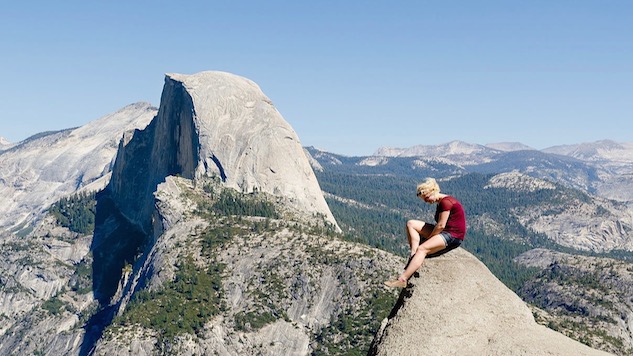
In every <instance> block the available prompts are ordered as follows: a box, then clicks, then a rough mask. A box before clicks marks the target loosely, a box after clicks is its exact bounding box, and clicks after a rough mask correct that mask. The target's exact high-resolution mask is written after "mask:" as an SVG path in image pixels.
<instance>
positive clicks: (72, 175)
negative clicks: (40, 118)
mask: <svg viewBox="0 0 633 356" xmlns="http://www.w3.org/2000/svg"><path fill="white" fill-rule="evenodd" d="M155 114H156V109H155V108H153V107H152V106H151V105H150V104H147V103H136V104H132V105H128V106H126V107H124V108H122V109H121V110H119V111H117V112H115V113H113V114H110V115H106V116H104V117H102V118H100V119H97V120H94V121H92V122H90V123H88V124H87V125H85V126H82V127H79V128H75V129H67V130H62V131H57V132H46V133H41V134H38V135H35V136H33V137H30V138H28V139H26V140H24V141H22V142H19V143H16V144H13V145H7V146H6V147H8V148H7V149H6V150H5V151H0V200H1V201H2V204H0V231H2V230H8V229H13V230H20V229H22V228H24V227H26V226H27V225H28V224H30V223H32V222H33V221H34V220H37V219H38V218H40V217H41V216H42V213H43V211H44V210H46V209H48V207H49V206H50V205H51V204H52V203H54V202H55V201H57V200H59V199H60V198H61V197H63V196H67V195H69V194H72V193H74V192H76V191H77V190H79V189H86V190H99V189H103V187H105V186H106V185H107V184H108V180H109V178H110V174H109V173H110V170H111V169H112V164H113V163H114V162H113V158H114V156H115V155H116V152H117V147H118V144H119V140H120V139H121V136H122V135H123V133H124V132H126V131H129V130H133V129H135V128H143V127H145V126H146V125H147V124H148V123H149V122H150V120H151V119H152V118H153V117H154V115H155Z"/></svg>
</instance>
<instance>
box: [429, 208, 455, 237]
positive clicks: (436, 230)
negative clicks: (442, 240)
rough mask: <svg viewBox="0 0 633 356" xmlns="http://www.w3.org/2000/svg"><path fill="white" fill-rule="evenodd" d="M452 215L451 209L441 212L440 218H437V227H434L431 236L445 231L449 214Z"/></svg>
mask: <svg viewBox="0 0 633 356" xmlns="http://www.w3.org/2000/svg"><path fill="white" fill-rule="evenodd" d="M449 215H451V212H450V210H446V211H442V212H441V213H440V218H439V219H438V220H437V224H435V228H433V231H432V232H431V234H430V235H429V237H430V236H435V235H437V234H439V233H440V232H442V231H444V228H445V227H446V222H447V221H448V216H449Z"/></svg>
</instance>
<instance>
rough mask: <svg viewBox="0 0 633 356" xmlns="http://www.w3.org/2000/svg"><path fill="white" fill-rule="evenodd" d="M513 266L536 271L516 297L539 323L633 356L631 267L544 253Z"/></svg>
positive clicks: (534, 253)
mask: <svg viewBox="0 0 633 356" xmlns="http://www.w3.org/2000/svg"><path fill="white" fill-rule="evenodd" d="M515 261H516V262H518V263H520V264H522V265H525V266H527V267H532V268H538V269H539V270H540V271H539V272H538V274H537V275H536V276H535V277H534V278H532V279H531V280H530V281H528V282H527V283H525V284H524V285H523V287H522V288H521V289H520V290H519V291H518V292H517V293H518V294H519V295H520V296H521V297H522V298H523V299H524V300H525V301H526V302H528V303H530V304H532V305H534V306H535V308H534V314H535V317H536V318H537V320H539V323H541V324H547V325H548V326H550V327H552V328H554V329H555V330H558V331H560V332H562V333H565V334H566V335H571V336H573V337H574V338H575V339H577V340H583V342H584V343H586V344H588V345H591V346H592V347H596V348H600V349H601V350H606V351H609V352H613V353H614V354H616V355H631V354H632V353H633V328H632V326H633V274H631V272H632V271H633V264H631V263H630V262H626V261H619V260H616V259H612V258H604V257H588V256H579V255H571V254H567V253H561V252H555V251H551V250H547V249H543V248H538V249H533V250H530V251H527V252H525V253H523V254H521V255H520V256H518V257H517V258H516V259H515Z"/></svg>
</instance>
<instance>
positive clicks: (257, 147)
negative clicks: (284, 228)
mask: <svg viewBox="0 0 633 356" xmlns="http://www.w3.org/2000/svg"><path fill="white" fill-rule="evenodd" d="M168 175H180V176H182V177H185V178H196V177H198V178H199V177H201V176H218V177H221V179H222V181H223V182H224V184H225V185H226V186H228V187H230V188H234V189H236V190H238V191H240V192H243V193H251V192H253V191H259V192H265V193H270V194H273V195H276V196H284V197H287V198H289V199H290V202H291V203H292V204H293V205H294V207H295V208H297V210H299V211H303V212H307V213H309V214H318V215H322V216H324V217H325V219H326V220H327V221H329V222H330V223H332V224H334V225H336V221H335V220H334V217H333V216H332V213H331V212H330V210H329V208H328V206H327V204H326V203H325V199H323V196H322V194H321V190H320V188H319V184H318V182H317V180H316V177H315V176H314V173H313V171H312V168H311V167H310V164H309V162H308V160H307V158H306V156H305V154H304V152H303V148H302V146H301V143H300V142H299V138H298V137H297V135H296V133H295V132H294V130H293V129H292V128H291V127H290V125H288V123H287V122H286V121H285V120H284V119H283V118H282V117H281V115H280V114H279V112H278V111H277V109H275V107H274V106H273V105H272V102H271V101H270V99H268V98H267V97H266V96H265V95H264V94H263V93H262V92H261V90H260V89H259V87H258V86H257V85H256V84H255V83H253V82H252V81H250V80H248V79H246V78H243V77H239V76H236V75H233V74H229V73H224V72H202V73H198V74H194V75H182V74H168V75H167V76H166V78H165V86H164V88H163V94H162V99H161V105H160V109H159V112H158V115H157V117H156V119H155V120H154V121H153V122H152V124H151V125H149V127H148V128H147V129H146V130H143V131H137V132H135V133H134V134H132V135H129V136H126V137H125V138H124V141H123V142H122V144H121V147H120V149H119V153H118V156H117V163H116V164H115V167H114V172H113V178H112V184H111V187H110V191H111V197H112V199H113V200H114V201H116V204H117V206H118V207H119V208H120V209H121V212H122V213H123V214H124V215H125V216H126V217H127V218H129V219H130V220H131V221H132V222H134V223H136V224H138V225H140V226H141V227H142V228H143V229H144V230H145V231H149V229H150V227H151V226H150V220H151V214H152V209H153V207H152V204H151V202H152V200H153V196H152V193H153V191H154V190H155V189H156V185H157V184H158V183H160V182H162V181H163V180H164V178H165V177H166V176H168Z"/></svg>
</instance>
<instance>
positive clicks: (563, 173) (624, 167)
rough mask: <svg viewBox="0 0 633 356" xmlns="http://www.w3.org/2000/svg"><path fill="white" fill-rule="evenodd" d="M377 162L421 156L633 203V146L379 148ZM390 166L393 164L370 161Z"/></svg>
mask: <svg viewBox="0 0 633 356" xmlns="http://www.w3.org/2000/svg"><path fill="white" fill-rule="evenodd" d="M373 157H388V158H393V157H418V158H420V159H421V160H428V159H433V160H440V161H442V162H444V163H447V164H451V165H455V166H457V167H459V168H460V169H462V170H463V171H472V172H474V171H477V172H507V171H512V170H516V171H519V172H522V173H525V174H528V175H531V176H534V177H537V178H551V179H554V180H557V181H561V182H564V183H565V184H567V185H569V186H571V187H575V188H579V189H583V190H586V191H588V192H590V193H594V194H597V195H600V196H603V197H605V198H609V199H614V200H618V201H624V202H627V201H633V142H615V141H611V140H601V141H596V142H590V143H579V144H574V145H561V146H553V147H550V148H546V149H543V150H536V149H533V148H530V147H529V146H526V145H524V144H522V143H514V142H512V143H493V144H488V145H485V146H484V145H478V144H472V143H467V142H462V141H451V142H448V143H445V144H441V145H416V146H413V147H409V148H389V147H383V148H379V149H378V150H377V151H376V152H375V154H374V155H373ZM378 161H380V162H382V163H381V164H385V163H386V162H387V161H388V160H385V159H376V158H374V159H373V160H368V161H367V162H371V164H378V163H376V162H378Z"/></svg>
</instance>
